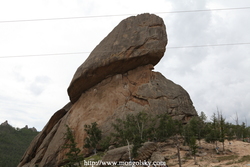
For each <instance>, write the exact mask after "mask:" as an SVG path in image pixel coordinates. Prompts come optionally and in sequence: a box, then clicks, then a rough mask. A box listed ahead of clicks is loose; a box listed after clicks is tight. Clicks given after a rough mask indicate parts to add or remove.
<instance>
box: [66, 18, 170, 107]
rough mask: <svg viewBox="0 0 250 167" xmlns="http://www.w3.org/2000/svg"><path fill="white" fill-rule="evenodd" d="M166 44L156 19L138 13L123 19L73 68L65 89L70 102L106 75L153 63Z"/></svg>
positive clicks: (159, 20)
mask: <svg viewBox="0 0 250 167" xmlns="http://www.w3.org/2000/svg"><path fill="white" fill-rule="evenodd" d="M166 44H167V35H166V28H165V25H164V22H163V20H162V19H161V18H160V17H158V16H156V15H150V14H142V15H139V16H136V17H135V16H133V17H129V18H127V19H125V20H123V21H122V22H121V23H120V24H119V25H118V26H117V27H115V28H114V29H113V31H112V32H111V33H110V34H109V35H108V36H107V37H106V38H104V39H103V40H102V41H101V42H100V44H99V45H97V46H96V48H95V49H94V50H93V51H92V52H91V54H90V55H89V57H88V58H87V60H86V61H85V62H84V63H83V64H82V65H81V66H80V67H79V68H78V69H77V71H76V73H75V75H74V77H73V79H72V81H71V83H70V85H69V88H68V94H69V97H70V100H71V102H72V103H75V102H76V101H77V100H78V99H79V98H80V96H81V94H82V93H83V92H85V91H86V90H88V89H89V88H91V87H92V86H94V85H96V84H97V83H99V82H101V81H102V80H103V79H105V78H107V77H108V76H112V75H114V74H121V73H124V72H127V71H129V70H132V69H134V68H136V67H139V66H143V65H146V64H152V65H155V64H157V63H158V62H159V61H160V59H161V58H162V56H163V54H164V52H165V46H166Z"/></svg>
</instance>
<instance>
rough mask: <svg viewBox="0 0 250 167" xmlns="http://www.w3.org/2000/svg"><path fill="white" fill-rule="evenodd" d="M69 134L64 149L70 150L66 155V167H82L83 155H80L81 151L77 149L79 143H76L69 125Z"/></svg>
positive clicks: (66, 136)
mask: <svg viewBox="0 0 250 167" xmlns="http://www.w3.org/2000/svg"><path fill="white" fill-rule="evenodd" d="M66 127H67V132H66V133H65V138H64V139H65V140H66V143H65V144H64V146H63V148H64V149H68V152H67V153H66V156H67V158H66V159H64V162H65V165H64V166H65V167H77V166H81V161H83V160H84V158H83V155H82V154H80V152H81V150H80V149H79V148H77V147H76V146H77V143H76V142H75V137H74V135H73V132H72V130H71V129H70V128H69V126H68V125H66Z"/></svg>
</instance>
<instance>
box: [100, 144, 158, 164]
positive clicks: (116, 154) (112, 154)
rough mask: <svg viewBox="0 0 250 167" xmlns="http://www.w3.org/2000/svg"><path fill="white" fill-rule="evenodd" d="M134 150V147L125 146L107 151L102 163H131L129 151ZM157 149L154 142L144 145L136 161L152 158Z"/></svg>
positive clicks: (139, 150)
mask: <svg viewBox="0 0 250 167" xmlns="http://www.w3.org/2000/svg"><path fill="white" fill-rule="evenodd" d="M129 149H130V150H131V149H132V145H131V146H130V147H129V148H128V146H123V147H119V148H115V149H112V150H109V151H107V153H106V154H105V155H104V157H103V158H102V161H129V160H130V159H129V151H128V150H129ZM156 149H157V144H156V143H154V142H146V143H143V145H142V147H141V148H139V149H138V156H137V158H136V159H134V160H137V159H138V160H147V159H149V158H150V157H151V155H152V154H153V152H154V151H155V150H156Z"/></svg>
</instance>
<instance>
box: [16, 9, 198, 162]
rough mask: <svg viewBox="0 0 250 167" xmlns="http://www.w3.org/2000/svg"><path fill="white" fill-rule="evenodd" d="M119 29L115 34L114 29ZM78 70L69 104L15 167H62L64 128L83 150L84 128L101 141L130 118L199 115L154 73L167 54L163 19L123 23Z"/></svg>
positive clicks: (187, 99)
mask: <svg viewBox="0 0 250 167" xmlns="http://www.w3.org/2000/svg"><path fill="white" fill-rule="evenodd" d="M117 27H118V28H117ZM117 27H116V28H115V29H114V30H113V31H112V32H111V33H110V34H109V35H108V36H107V37H106V38H105V39H104V40H103V41H102V42H101V43H100V44H99V45H98V46H97V47H96V48H95V50H94V51H93V52H92V53H91V55H90V57H89V58H88V59H87V60H86V61H85V62H84V63H83V64H82V65H81V66H80V67H79V68H78V69H77V71H76V73H75V75H74V77H73V80H72V82H71V84H70V86H69V88H68V92H69V96H70V99H71V102H70V103H69V104H67V105H66V106H65V107H63V108H62V109H61V110H59V111H57V112H56V113H55V114H54V115H53V116H52V117H51V119H50V120H49V122H48V123H47V125H46V126H45V127H44V129H43V130H42V131H41V132H40V133H39V135H38V136H37V137H36V138H35V139H34V140H33V141H32V143H31V144H30V147H29V148H28V149H27V151H26V153H25V154H24V156H23V158H22V160H21V162H20V164H19V166H24V167H26V166H27V167H29V166H35V165H38V166H43V167H46V166H60V165H61V164H62V160H63V159H64V158H65V151H66V150H65V149H63V147H62V146H63V145H64V144H65V139H64V133H65V132H66V127H65V125H68V126H69V127H70V128H71V129H72V130H73V132H74V136H75V140H76V142H77V143H78V145H77V147H78V148H80V149H81V150H82V153H84V152H86V150H84V149H83V145H84V143H83V141H84V138H85V137H86V134H85V132H84V125H85V124H91V123H92V122H97V123H98V126H99V128H100V129H101V130H102V131H103V134H104V135H108V134H109V133H111V132H112V123H113V122H114V121H115V120H116V119H118V118H120V119H123V118H125V117H126V115H127V114H128V113H134V114H136V113H138V112H141V111H143V112H147V113H149V114H163V113H168V114H169V115H171V116H172V117H173V118H175V119H179V120H182V121H183V122H186V121H188V120H189V119H190V117H192V116H193V115H197V114H196V111H195V109H194V107H193V104H192V101H191V99H190V97H189V95H188V93H187V92H186V91H185V90H184V89H183V88H182V87H181V86H179V85H177V84H175V83H173V82H172V81H170V80H168V79H166V78H165V77H164V76H163V75H162V74H160V73H159V72H154V71H152V70H153V67H154V65H155V64H156V63H157V62H158V61H159V60H160V59H161V57H162V56H163V53H164V51H165V45H166V43H167V36H166V32H165V26H164V23H163V22H162V19H161V18H159V17H158V16H155V15H150V14H142V15H138V16H136V17H130V18H128V19H125V20H123V21H122V22H121V23H120V24H119V25H118V26H117Z"/></svg>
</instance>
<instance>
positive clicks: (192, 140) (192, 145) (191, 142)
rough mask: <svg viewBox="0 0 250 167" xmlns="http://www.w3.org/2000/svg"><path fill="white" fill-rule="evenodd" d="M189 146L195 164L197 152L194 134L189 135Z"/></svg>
mask: <svg viewBox="0 0 250 167" xmlns="http://www.w3.org/2000/svg"><path fill="white" fill-rule="evenodd" d="M189 147H190V149H191V153H192V155H193V156H194V162H195V165H197V161H196V153H197V149H198V145H197V144H196V138H195V136H191V137H190V140H189Z"/></svg>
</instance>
